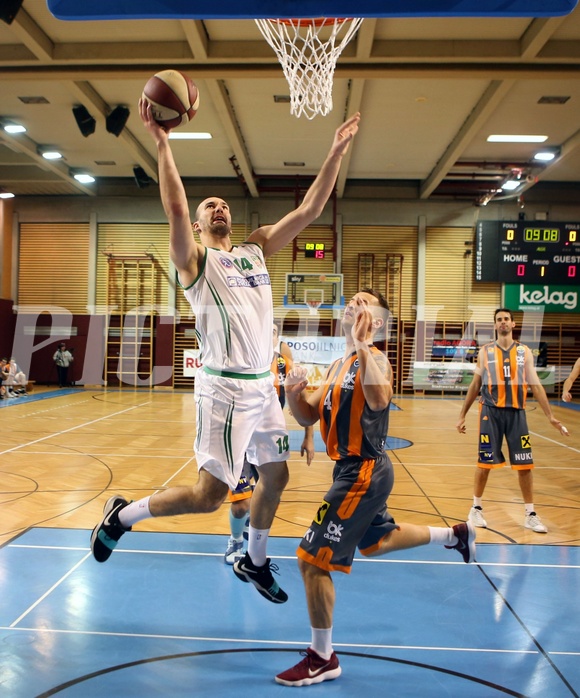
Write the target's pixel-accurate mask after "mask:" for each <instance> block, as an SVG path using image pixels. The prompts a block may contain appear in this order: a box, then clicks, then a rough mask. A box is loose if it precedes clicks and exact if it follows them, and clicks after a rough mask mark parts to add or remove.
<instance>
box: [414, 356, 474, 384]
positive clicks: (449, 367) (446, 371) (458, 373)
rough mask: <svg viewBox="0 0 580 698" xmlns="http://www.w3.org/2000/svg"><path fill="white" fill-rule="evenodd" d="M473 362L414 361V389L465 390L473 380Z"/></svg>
mask: <svg viewBox="0 0 580 698" xmlns="http://www.w3.org/2000/svg"><path fill="white" fill-rule="evenodd" d="M474 368H475V364H470V363H467V362H462V361H447V362H445V361H415V363H414V364H413V388H414V389H415V390H448V391H453V390H456V391H461V390H467V389H468V388H469V384H470V383H471V381H472V380H473V370H474Z"/></svg>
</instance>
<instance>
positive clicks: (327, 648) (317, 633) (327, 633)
mask: <svg viewBox="0 0 580 698" xmlns="http://www.w3.org/2000/svg"><path fill="white" fill-rule="evenodd" d="M310 630H311V631H312V644H311V647H312V649H313V650H314V651H315V652H316V654H317V655H319V656H320V657H322V659H330V657H331V656H332V628H310Z"/></svg>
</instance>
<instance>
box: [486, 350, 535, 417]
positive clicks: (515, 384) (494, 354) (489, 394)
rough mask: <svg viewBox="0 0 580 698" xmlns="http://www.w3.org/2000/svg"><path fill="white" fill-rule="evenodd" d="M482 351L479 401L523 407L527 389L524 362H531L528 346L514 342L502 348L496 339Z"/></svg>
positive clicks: (492, 404) (518, 408) (493, 404)
mask: <svg viewBox="0 0 580 698" xmlns="http://www.w3.org/2000/svg"><path fill="white" fill-rule="evenodd" d="M481 355H482V359H483V360H482V371H483V372H482V376H481V402H482V403H483V404H484V405H491V406H492V407H513V408H515V409H517V410H523V409H525V407H526V397H527V393H528V381H527V378H526V364H527V365H529V363H530V361H532V362H533V358H532V353H531V351H530V350H529V348H528V347H527V346H526V345H525V344H520V343H519V342H513V343H512V344H511V346H510V347H508V348H507V349H504V348H503V347H500V346H499V345H498V344H497V343H496V342H490V343H489V344H485V345H484V346H483V347H482V348H481Z"/></svg>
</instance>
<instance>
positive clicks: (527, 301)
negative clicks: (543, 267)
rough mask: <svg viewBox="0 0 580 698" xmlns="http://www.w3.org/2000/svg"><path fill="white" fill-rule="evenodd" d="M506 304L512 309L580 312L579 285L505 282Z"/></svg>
mask: <svg viewBox="0 0 580 698" xmlns="http://www.w3.org/2000/svg"><path fill="white" fill-rule="evenodd" d="M504 305H505V306H506V307H507V308H510V309H511V310H543V311H544V312H545V313H580V307H579V305H578V286H553V285H550V286H548V285H545V286H537V285H529V284H505V286H504Z"/></svg>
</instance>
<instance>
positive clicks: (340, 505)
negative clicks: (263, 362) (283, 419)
mask: <svg viewBox="0 0 580 698" xmlns="http://www.w3.org/2000/svg"><path fill="white" fill-rule="evenodd" d="M387 313H388V305H387V303H386V301H385V299H384V298H383V297H382V296H381V295H380V294H379V293H376V292H375V291H373V290H371V289H365V290H363V291H360V292H359V293H357V294H356V295H355V296H354V297H353V298H352V299H351V300H350V302H349V303H348V305H347V307H346V309H345V311H344V315H343V318H342V326H343V329H344V332H345V336H346V351H345V355H344V357H343V359H339V360H338V361H336V362H334V363H333V364H331V366H330V367H329V369H328V370H327V372H326V375H325V378H324V380H323V382H322V385H320V386H319V387H318V388H317V389H316V391H315V392H313V393H309V394H306V393H305V389H306V387H307V384H308V381H307V380H306V375H307V372H306V370H305V369H303V368H300V367H295V368H294V369H292V371H290V374H289V375H288V377H287V379H286V396H287V398H288V403H289V406H290V409H291V410H292V414H293V415H294V417H295V418H296V420H297V421H298V423H299V424H302V426H308V425H310V424H314V423H315V422H316V421H317V420H318V419H320V421H321V434H322V437H323V439H324V441H325V442H326V447H327V453H328V455H329V456H330V458H331V459H332V460H333V461H335V466H334V470H333V473H332V485H331V487H330V489H329V490H328V492H327V493H326V494H325V495H324V499H323V501H322V504H321V505H320V507H319V509H318V511H317V513H316V515H315V517H314V520H313V521H312V523H311V524H310V527H309V529H308V530H307V531H306V533H305V534H304V537H303V538H302V540H301V541H300V546H299V548H298V550H297V555H298V566H299V568H300V572H301V574H302V579H303V581H304V587H305V591H306V601H307V604H308V613H309V616H310V625H311V632H312V643H311V646H310V647H309V648H308V649H307V650H306V653H305V657H304V659H303V660H302V661H301V662H299V663H298V664H296V665H295V666H293V667H291V668H290V669H288V670H287V671H284V672H282V673H281V674H278V676H276V681H277V682H278V683H281V684H283V685H286V686H306V685H309V684H312V683H319V682H321V681H328V680H330V679H335V678H337V677H338V676H339V675H340V673H341V668H340V665H339V662H338V659H337V656H336V653H335V652H333V649H332V622H333V613H334V599H335V594H334V584H333V581H332V577H331V572H335V571H338V572H346V573H348V572H350V569H351V565H352V561H353V558H354V553H355V551H356V548H357V547H358V548H359V550H360V552H361V553H362V554H363V555H365V556H367V557H370V556H376V555H385V554H387V553H390V552H394V551H397V550H403V549H406V548H414V547H417V546H419V545H427V544H429V543H431V544H436V545H445V546H446V547H448V548H453V549H455V550H457V551H458V552H459V553H460V554H461V556H462V557H463V560H464V561H465V562H471V561H472V560H474V559H475V529H474V528H473V527H472V526H471V524H468V523H460V524H456V525H455V526H453V527H452V528H447V527H432V526H417V525H414V524H407V523H399V524H396V523H395V521H394V520H393V518H392V516H391V515H390V514H389V512H388V510H387V505H386V502H387V498H388V496H389V494H390V492H391V489H392V487H393V480H394V476H393V466H392V463H391V461H390V459H389V457H388V455H387V454H386V452H385V441H386V438H387V428H388V420H389V418H388V415H389V405H390V402H391V398H392V395H393V390H392V385H391V382H392V371H391V366H390V364H389V362H388V360H387V358H386V357H385V356H384V355H383V354H382V352H380V351H379V350H378V349H377V348H376V347H375V346H374V345H373V343H372V342H373V336H374V335H375V332H376V331H377V330H379V329H381V328H384V327H385V324H386V315H387Z"/></svg>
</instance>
